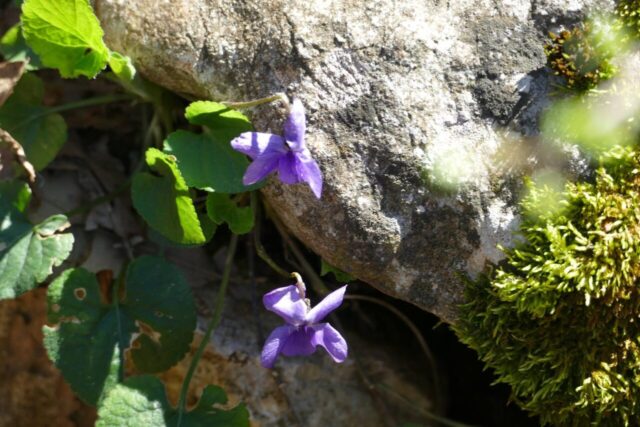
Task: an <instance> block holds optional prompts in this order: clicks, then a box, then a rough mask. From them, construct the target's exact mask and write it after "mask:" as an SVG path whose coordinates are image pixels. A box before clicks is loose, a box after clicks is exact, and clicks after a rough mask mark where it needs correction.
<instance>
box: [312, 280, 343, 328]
mask: <svg viewBox="0 0 640 427" xmlns="http://www.w3.org/2000/svg"><path fill="white" fill-rule="evenodd" d="M346 290H347V285H344V286H343V287H341V288H338V289H336V290H335V291H333V292H331V293H330V294H329V295H327V296H326V297H324V299H323V300H322V301H320V302H319V303H318V304H317V305H316V306H315V307H313V308H312V309H311V310H309V312H308V313H307V317H306V319H305V320H306V322H307V323H308V324H314V323H318V322H321V321H322V319H324V318H325V317H327V315H328V314H329V313H331V312H332V311H333V310H335V309H336V308H338V307H339V306H340V304H342V300H343V299H344V293H345V292H346Z"/></svg>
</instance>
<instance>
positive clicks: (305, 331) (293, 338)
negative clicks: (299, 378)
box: [281, 326, 316, 356]
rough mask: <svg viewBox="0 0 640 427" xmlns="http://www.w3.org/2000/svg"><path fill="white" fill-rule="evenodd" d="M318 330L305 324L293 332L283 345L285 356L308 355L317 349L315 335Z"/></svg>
mask: <svg viewBox="0 0 640 427" xmlns="http://www.w3.org/2000/svg"><path fill="white" fill-rule="evenodd" d="M315 334H316V331H315V330H314V329H313V328H311V327H308V326H303V327H300V328H298V329H296V330H295V331H293V332H292V333H291V335H289V338H287V341H286V342H285V343H284V345H283V346H282V350H281V352H282V354H284V355H285V356H308V355H310V354H313V353H314V352H315V351H316V345H314V344H313V337H314V335H315Z"/></svg>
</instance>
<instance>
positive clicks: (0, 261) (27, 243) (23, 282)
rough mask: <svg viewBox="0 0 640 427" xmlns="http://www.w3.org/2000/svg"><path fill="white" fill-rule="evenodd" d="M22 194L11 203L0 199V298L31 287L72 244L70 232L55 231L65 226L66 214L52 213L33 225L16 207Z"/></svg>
mask: <svg viewBox="0 0 640 427" xmlns="http://www.w3.org/2000/svg"><path fill="white" fill-rule="evenodd" d="M25 197H27V196H26V195H25V194H24V193H23V192H21V193H19V194H18V199H16V200H14V201H13V203H12V204H9V203H5V200H6V199H4V197H3V198H2V199H0V299H5V298H15V297H17V296H19V295H21V294H23V293H25V292H27V291H29V290H31V289H33V288H35V287H36V285H38V283H41V282H43V281H44V280H45V279H46V278H47V277H48V276H49V275H50V274H51V273H52V272H53V267H56V266H58V265H60V264H61V263H62V261H64V260H65V259H67V257H68V256H69V253H70V252H71V248H72V246H73V235H71V234H70V233H64V234H59V233H58V232H59V231H61V230H63V229H65V228H67V227H68V226H69V222H68V221H67V217H65V216H64V215H54V216H52V217H49V218H47V219H46V220H44V221H43V222H41V223H40V224H38V225H35V226H33V225H31V223H30V222H29V221H28V220H27V219H26V218H25V217H24V215H23V214H22V213H21V212H20V211H19V210H18V209H19V208H21V207H22V208H23V207H24V203H25V201H24V198H25ZM21 199H22V200H21ZM16 207H17V208H18V209H16Z"/></svg>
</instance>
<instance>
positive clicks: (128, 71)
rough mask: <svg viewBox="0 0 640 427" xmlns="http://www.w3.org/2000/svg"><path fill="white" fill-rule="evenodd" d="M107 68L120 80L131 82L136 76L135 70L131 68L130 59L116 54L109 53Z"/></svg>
mask: <svg viewBox="0 0 640 427" xmlns="http://www.w3.org/2000/svg"><path fill="white" fill-rule="evenodd" d="M109 67H111V71H113V73H114V74H115V75H116V76H117V77H118V78H119V79H120V80H124V81H127V82H131V81H133V78H134V77H135V76H136V68H135V67H134V66H133V63H132V62H131V58H129V57H128V56H125V55H122V54H120V53H118V52H111V56H109Z"/></svg>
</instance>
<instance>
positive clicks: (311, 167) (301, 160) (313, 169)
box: [295, 148, 322, 199]
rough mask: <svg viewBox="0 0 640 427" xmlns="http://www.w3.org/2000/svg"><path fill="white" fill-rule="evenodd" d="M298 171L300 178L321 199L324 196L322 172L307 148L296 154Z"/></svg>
mask: <svg viewBox="0 0 640 427" xmlns="http://www.w3.org/2000/svg"><path fill="white" fill-rule="evenodd" d="M295 156H296V170H297V175H298V178H300V180H301V181H305V182H306V183H308V184H309V187H311V191H313V194H315V196H316V197H317V198H318V199H319V198H320V196H321V194H322V172H320V168H319V167H318V163H316V161H315V160H314V159H313V157H311V153H310V152H309V150H307V149H306V148H305V149H304V150H302V151H301V152H297V153H295Z"/></svg>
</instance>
